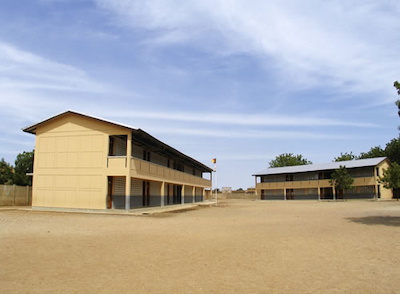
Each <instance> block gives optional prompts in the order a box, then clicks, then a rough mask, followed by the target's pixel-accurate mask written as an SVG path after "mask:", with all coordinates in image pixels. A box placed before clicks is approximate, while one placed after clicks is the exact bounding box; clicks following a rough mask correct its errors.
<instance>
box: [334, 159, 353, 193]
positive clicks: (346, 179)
mask: <svg viewBox="0 0 400 294" xmlns="http://www.w3.org/2000/svg"><path fill="white" fill-rule="evenodd" d="M329 183H330V184H331V186H332V187H335V188H336V190H337V191H338V193H339V195H338V196H339V197H338V198H343V194H344V191H345V190H348V189H351V188H352V185H353V183H354V179H353V178H352V177H351V176H350V175H349V173H348V171H347V169H346V166H343V165H341V166H339V169H337V170H335V171H334V172H333V173H332V175H331V179H330V180H329Z"/></svg>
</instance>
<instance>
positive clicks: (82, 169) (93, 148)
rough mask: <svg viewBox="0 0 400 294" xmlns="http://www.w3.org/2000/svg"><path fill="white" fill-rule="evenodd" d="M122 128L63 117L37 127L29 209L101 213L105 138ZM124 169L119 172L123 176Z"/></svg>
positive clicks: (104, 187)
mask: <svg viewBox="0 0 400 294" xmlns="http://www.w3.org/2000/svg"><path fill="white" fill-rule="evenodd" d="M129 132H130V131H129V130H128V129H125V128H123V127H118V126H113V125H111V124H107V123H102V122H99V121H97V120H94V119H90V118H86V117H82V116H78V115H73V114H67V115H64V116H61V117H59V118H56V119H54V120H52V121H49V122H47V123H45V124H43V125H39V126H38V128H37V130H36V147H35V162H34V165H35V166H34V174H35V176H34V178H33V195H32V205H33V206H38V207H68V208H88V209H105V208H106V195H107V154H108V144H109V135H128V133H129ZM127 172H128V169H119V174H118V175H120V176H125V175H126V174H127Z"/></svg>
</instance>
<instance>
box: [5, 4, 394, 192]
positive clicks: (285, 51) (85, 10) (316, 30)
mask: <svg viewBox="0 0 400 294" xmlns="http://www.w3.org/2000/svg"><path fill="white" fill-rule="evenodd" d="M399 15H400V2H399V1H395V0H393V1H392V0H381V1H375V0H374V1H372V0H371V1H370V0H359V1H339V0H338V1H317V0H303V1H295V0H281V1H263V0H251V1H244V0H241V1H239V0H230V1H223V0H213V1H209V0H202V1H188V0H186V1H184V0H182V1H180V0H175V1H173V0H146V1H139V0H136V1H133V0H132V1H129V0H113V1H105V0H93V1H85V0H53V1H52V0H21V1H15V0H3V1H1V4H0V122H1V124H0V143H1V150H0V157H3V158H4V159H5V160H6V161H8V162H10V163H13V162H14V160H15V157H16V155H17V154H18V153H20V152H22V151H30V150H32V149H33V148H34V136H32V135H30V134H25V133H23V132H22V131H21V129H22V128H23V127H26V126H29V125H32V124H34V123H37V122H39V121H42V120H43V119H46V118H48V117H50V116H53V115H55V114H58V113H60V112H63V111H65V110H67V109H72V110H75V111H79V112H84V113H87V114H90V115H93V116H98V117H102V118H105V119H109V120H113V121H117V122H120V123H123V124H128V125H131V126H132V127H137V128H141V129H143V130H145V131H147V132H149V133H150V134H152V135H153V136H155V137H157V138H158V139H160V140H162V141H164V142H165V143H167V144H169V145H171V146H172V147H174V148H177V149H178V150H180V151H182V152H184V153H185V154H187V155H189V156H191V157H194V158H196V159H197V160H199V161H201V162H203V163H204V164H207V165H209V166H210V167H211V166H212V163H211V159H212V158H214V157H216V158H217V160H218V162H217V165H218V172H217V181H218V183H217V185H218V187H222V186H230V187H233V188H234V189H237V188H247V187H250V186H254V178H253V177H252V176H251V175H252V173H255V172H257V171H259V170H263V169H265V168H266V167H267V166H268V162H269V161H271V160H272V159H274V158H275V157H276V156H277V155H279V154H282V153H294V154H302V155H303V156H304V157H305V158H307V159H308V160H310V161H312V162H313V163H324V162H330V161H332V160H333V159H334V157H337V156H339V155H340V153H341V152H353V154H357V155H358V154H360V153H361V152H366V151H368V150H369V149H370V148H371V147H374V146H378V145H380V146H382V147H385V145H386V143H387V142H389V141H390V140H391V139H392V138H395V137H397V136H398V130H397V126H398V125H399V123H400V121H399V118H398V116H397V109H396V106H395V105H394V101H395V100H397V99H398V98H399V97H398V96H397V94H396V91H395V89H394V87H393V82H394V81H395V80H400V72H399V68H400V66H399V52H400V37H399V32H400V21H399V17H398V16H399Z"/></svg>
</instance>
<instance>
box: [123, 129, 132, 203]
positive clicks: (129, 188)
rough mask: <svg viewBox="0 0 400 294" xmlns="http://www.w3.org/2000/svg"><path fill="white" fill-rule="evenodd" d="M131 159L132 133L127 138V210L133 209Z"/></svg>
mask: <svg viewBox="0 0 400 294" xmlns="http://www.w3.org/2000/svg"><path fill="white" fill-rule="evenodd" d="M131 157H132V132H130V133H129V134H128V136H127V142H126V165H125V166H126V181H125V210H129V209H131V181H132V178H131V164H132V162H131Z"/></svg>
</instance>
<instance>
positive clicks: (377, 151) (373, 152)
mask: <svg viewBox="0 0 400 294" xmlns="http://www.w3.org/2000/svg"><path fill="white" fill-rule="evenodd" d="M385 156H386V153H385V150H383V149H382V148H381V146H376V147H372V148H371V149H370V150H369V151H368V152H361V153H360V156H358V159H367V158H375V157H385Z"/></svg>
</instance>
